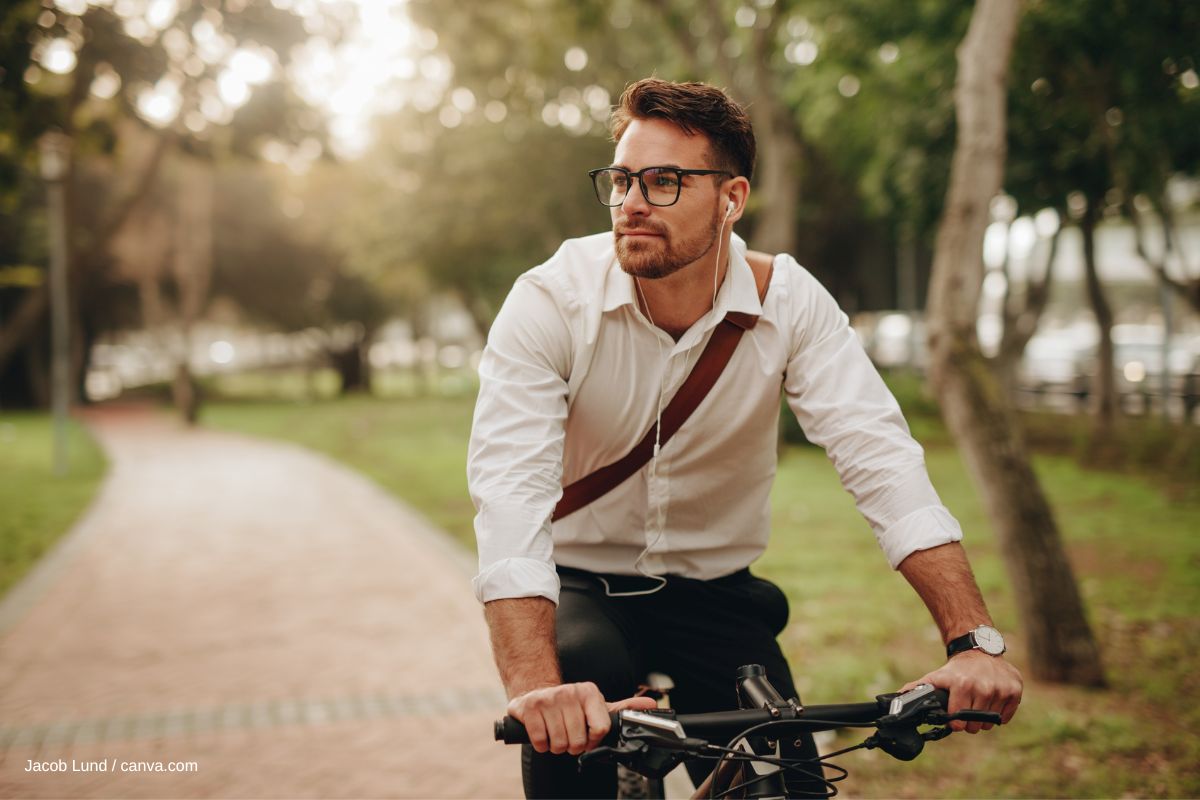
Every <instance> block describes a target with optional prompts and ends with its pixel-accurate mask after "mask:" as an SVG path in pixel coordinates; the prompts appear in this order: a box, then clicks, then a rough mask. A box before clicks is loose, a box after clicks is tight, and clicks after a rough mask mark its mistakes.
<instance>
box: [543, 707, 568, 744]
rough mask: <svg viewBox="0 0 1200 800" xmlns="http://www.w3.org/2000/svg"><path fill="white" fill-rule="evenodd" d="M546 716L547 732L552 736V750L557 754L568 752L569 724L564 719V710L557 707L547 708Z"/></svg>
mask: <svg viewBox="0 0 1200 800" xmlns="http://www.w3.org/2000/svg"><path fill="white" fill-rule="evenodd" d="M544 718H545V720H546V732H547V734H548V735H549V737H550V752H551V753H555V754H560V753H565V752H567V725H566V723H565V722H564V721H563V715H562V710H561V709H559V708H557V707H552V708H547V709H546V711H545V713H544Z"/></svg>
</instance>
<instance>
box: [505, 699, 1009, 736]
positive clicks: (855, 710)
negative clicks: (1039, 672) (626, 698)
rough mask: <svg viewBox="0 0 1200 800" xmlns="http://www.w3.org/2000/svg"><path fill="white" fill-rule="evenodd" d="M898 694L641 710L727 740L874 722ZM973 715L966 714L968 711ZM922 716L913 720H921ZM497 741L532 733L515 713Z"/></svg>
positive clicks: (977, 715)
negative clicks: (752, 733) (764, 728)
mask: <svg viewBox="0 0 1200 800" xmlns="http://www.w3.org/2000/svg"><path fill="white" fill-rule="evenodd" d="M932 694H933V696H934V697H935V698H936V699H937V707H938V708H940V710H941V711H942V712H943V713H944V712H945V710H946V704H947V702H948V701H949V692H947V691H946V690H945V689H934V690H933V692H932ZM897 696H898V694H884V695H879V697H877V698H876V699H875V702H872V703H843V704H839V705H821V706H806V707H803V708H801V709H799V711H798V712H797V711H790V712H789V711H788V710H783V711H782V712H780V711H771V710H768V709H749V710H747V709H742V710H737V711H712V712H708V713H703V714H675V712H673V711H670V710H650V711H648V712H641V713H643V714H650V715H652V716H657V717H661V718H663V719H666V720H674V721H675V722H678V723H679V724H680V725H681V726H682V727H683V730H684V731H685V732H686V734H687V736H688V737H690V738H695V739H704V740H711V741H717V742H721V743H724V742H727V741H729V740H731V739H733V738H734V737H736V736H737V735H738V734H740V733H741V732H742V731H745V730H747V729H749V728H752V727H754V726H755V725H761V724H763V723H766V722H776V723H778V724H777V728H778V729H779V730H780V731H781V732H782V731H786V730H795V731H807V732H809V733H813V732H817V731H827V730H833V729H835V728H842V727H847V726H855V725H864V724H865V725H875V724H877V723H879V722H880V721H881V720H886V719H887V718H888V717H889V716H890V715H889V713H888V707H889V704H890V703H891V701H892V700H893V699H894V698H895V697H897ZM622 713H624V712H614V713H612V714H610V715H609V716H610V717H611V718H612V728H611V730H610V731H609V733H608V735H607V736H606V737H605V738H604V741H603V742H602V745H612V744H615V743H616V741H617V737H618V736H619V735H620V731H621V714H622ZM968 714H969V715H970V716H966V715H968ZM957 718H959V719H963V720H968V721H978V722H993V723H994V722H996V721H997V719H996V718H995V715H994V714H991V713H990V712H982V711H978V712H970V711H968V712H960V715H959V716H958V717H957ZM921 721H923V720H917V721H914V722H912V724H913V725H916V724H919V723H920V722H921ZM495 736H496V741H500V742H504V743H505V744H528V743H529V734H528V733H527V732H526V731H525V726H524V725H523V724H522V723H521V722H520V721H519V720H517V719H514V718H513V717H505V718H504V719H501V720H497V721H496V725H495Z"/></svg>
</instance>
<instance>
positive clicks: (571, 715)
mask: <svg viewBox="0 0 1200 800" xmlns="http://www.w3.org/2000/svg"><path fill="white" fill-rule="evenodd" d="M562 716H563V725H564V727H565V729H566V734H567V752H568V753H570V754H571V755H573V756H577V755H579V754H580V753H582V752H583V750H584V748H585V747H586V746H587V742H588V734H587V723H586V722H585V720H584V716H583V706H581V705H579V704H575V703H572V704H568V705H565V706H563V708H562Z"/></svg>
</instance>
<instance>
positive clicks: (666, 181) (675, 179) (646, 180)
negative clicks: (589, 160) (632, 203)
mask: <svg viewBox="0 0 1200 800" xmlns="http://www.w3.org/2000/svg"><path fill="white" fill-rule="evenodd" d="M634 180H636V179H635V178H633V177H631V176H630V175H629V173H627V172H624V171H623V170H619V169H602V170H599V171H598V172H597V173H596V175H595V177H594V181H595V184H596V197H597V198H599V200H600V202H601V203H604V204H605V205H607V206H619V205H621V203H623V202H625V196H626V195H627V194H628V193H629V184H630V183H631V182H633V181H634ZM642 188H643V190H644V191H645V195H646V201H647V202H649V203H650V204H651V205H656V206H669V205H671V204H673V203H674V202H675V201H676V200H678V199H679V173H678V172H677V171H676V170H674V169H669V168H662V169H646V170H643V171H642Z"/></svg>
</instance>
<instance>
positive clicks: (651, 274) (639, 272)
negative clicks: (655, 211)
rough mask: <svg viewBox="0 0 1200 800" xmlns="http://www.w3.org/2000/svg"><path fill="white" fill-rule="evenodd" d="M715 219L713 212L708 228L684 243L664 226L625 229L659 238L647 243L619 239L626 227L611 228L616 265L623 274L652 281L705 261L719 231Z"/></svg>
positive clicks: (641, 225) (645, 222) (645, 223)
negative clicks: (615, 250) (703, 258)
mask: <svg viewBox="0 0 1200 800" xmlns="http://www.w3.org/2000/svg"><path fill="white" fill-rule="evenodd" d="M717 216H718V215H717V213H716V212H715V211H714V212H713V217H712V220H710V222H709V225H708V226H707V227H705V228H702V229H700V230H698V231H696V233H695V234H693V235H692V236H689V237H687V238H684V239H677V238H676V237H675V236H673V235H672V234H671V232H670V230H669V229H668V228H667V227H666V226H665V225H663V224H662V223H660V222H657V221H652V220H643V221H641V222H638V223H635V224H634V225H628V227H630V228H634V229H636V230H640V231H650V232H652V233H655V234H658V237H657V238H650V239H641V238H633V237H628V236H622V235H621V232H622V230H624V229H625V228H626V227H627V226H626V225H623V224H617V225H615V226H614V227H613V238H614V239H615V240H616V249H617V261H618V262H619V263H620V264H621V269H622V270H624V271H625V272H626V273H627V274H629V275H632V276H633V277H635V278H646V279H647V280H655V279H657V278H665V277H667V276H668V275H673V274H674V273H676V272H678V271H679V270H681V269H682V268H684V267H686V266H687V265H688V264H691V263H693V262H694V261H697V260H698V259H700V258H702V257H704V255H705V254H706V253H708V251H709V250H711V249H712V247H713V245H714V244H716V242H717V237H718V236H719V235H720V230H721V226H720V224H719V222H718V219H717Z"/></svg>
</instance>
